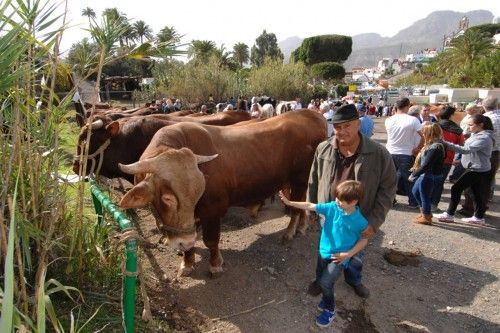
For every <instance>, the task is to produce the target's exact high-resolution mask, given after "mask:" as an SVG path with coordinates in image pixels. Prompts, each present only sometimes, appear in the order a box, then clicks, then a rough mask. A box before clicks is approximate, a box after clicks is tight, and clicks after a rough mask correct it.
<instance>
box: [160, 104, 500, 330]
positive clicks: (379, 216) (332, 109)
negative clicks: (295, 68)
mask: <svg viewBox="0 0 500 333" xmlns="http://www.w3.org/2000/svg"><path fill="white" fill-rule="evenodd" d="M212 102H213V98H212ZM372 102H373V101H372V98H371V97H369V98H367V99H366V100H363V99H358V100H332V99H326V100H322V99H314V100H311V101H310V103H309V104H308V105H307V109H310V110H314V111H316V112H318V113H321V114H322V115H323V116H324V117H325V120H326V123H327V128H328V139H327V140H326V141H324V142H322V143H320V144H319V145H318V147H317V149H316V153H315V157H314V161H313V164H312V167H311V171H310V176H309V182H308V190H307V198H306V200H307V201H305V202H297V201H290V200H289V199H288V198H287V197H286V196H285V195H284V194H283V193H280V198H281V199H282V201H283V202H284V203H285V204H286V205H289V206H292V207H295V208H299V209H305V210H307V211H312V212H315V213H317V214H318V215H317V217H318V221H319V224H320V226H321V232H320V235H319V249H318V259H317V265H316V272H315V278H314V280H313V281H312V282H311V284H310V285H309V288H308V291H309V293H310V294H311V295H315V296H316V295H319V294H322V298H321V301H320V303H319V305H318V309H319V310H320V311H321V312H320V314H319V316H318V317H317V319H316V324H317V325H318V326H320V327H327V326H329V325H330V324H331V323H332V321H333V319H334V318H335V313H336V311H335V293H334V286H335V283H336V281H337V279H338V278H339V277H340V275H342V273H343V275H344V279H345V282H346V283H347V284H348V285H350V286H351V287H352V288H353V290H354V292H355V293H356V294H357V295H358V296H360V297H363V298H366V297H368V296H369V294H370V292H369V290H368V289H367V288H366V287H365V286H364V285H363V283H362V278H363V274H362V269H363V260H364V248H365V246H366V244H367V243H368V240H369V239H370V238H371V237H373V235H374V234H375V233H376V232H377V230H378V229H379V228H380V226H381V225H382V223H383V222H384V220H385V218H386V216H387V213H388V211H389V210H390V209H391V208H392V207H393V206H394V205H395V204H397V201H396V200H395V197H396V194H400V195H404V196H406V197H407V198H408V203H407V207H408V208H410V209H416V210H417V209H418V210H420V214H418V215H417V216H416V217H415V218H414V219H413V222H415V223H417V224H422V225H431V224H432V223H433V218H435V219H437V220H438V221H440V222H446V223H451V222H454V221H455V213H457V212H458V213H459V214H461V215H463V216H464V218H463V219H462V220H463V221H464V222H468V223H473V224H476V225H484V224H485V223H486V221H485V217H484V216H485V212H486V211H487V209H488V201H489V200H491V198H492V196H493V189H494V185H495V174H496V172H497V170H498V167H499V160H500V157H499V150H500V110H499V109H498V99H497V98H495V97H491V96H490V97H487V98H485V99H484V100H482V101H481V103H480V104H478V103H473V104H470V105H468V106H467V107H466V109H465V111H466V116H465V117H463V119H462V121H461V122H460V124H457V123H455V122H454V121H452V118H453V116H454V114H455V112H456V109H455V108H454V107H453V106H444V107H442V108H441V109H440V110H439V113H438V114H437V115H436V114H433V113H432V112H431V106H430V105H428V104H422V105H411V103H410V100H409V99H408V98H401V99H399V100H397V101H396V103H395V104H394V105H390V104H387V103H386V101H385V100H384V99H380V100H379V101H378V102H377V103H376V104H375V103H372ZM157 104H158V107H159V108H161V110H162V111H163V112H166V113H169V112H173V111H176V110H180V108H181V105H180V101H179V100H176V101H175V102H172V100H171V99H163V100H162V101H161V102H160V103H157ZM219 104H220V106H219V108H220V110H219V111H231V110H238V111H245V112H249V113H250V115H251V117H252V118H260V117H261V116H262V107H261V106H260V105H259V103H258V100H257V97H252V98H251V100H250V101H247V100H246V99H245V98H242V97H240V98H238V99H234V98H233V97H231V98H230V99H229V100H228V101H227V103H219ZM214 105H215V104H214ZM291 105H292V103H291ZM302 108H303V106H302V103H301V100H300V98H297V99H296V100H295V101H294V102H293V106H292V107H291V109H302ZM200 111H201V112H203V113H206V112H208V107H207V105H206V104H204V105H202V106H201V108H200ZM372 116H375V117H386V119H385V121H384V125H385V130H386V131H387V143H386V144H385V145H382V144H380V143H378V142H376V141H374V140H372V139H371V137H372V136H373V134H374V121H373V119H372ZM448 176H449V180H450V182H451V183H453V185H452V186H451V200H450V202H449V204H448V206H447V208H446V210H445V211H443V212H442V213H438V211H439V208H438V205H439V203H440V201H441V196H442V193H443V187H444V183H445V181H446V179H448ZM485 189H487V191H485ZM462 194H463V195H464V197H465V200H464V204H463V208H462V209H460V210H457V208H458V204H459V202H460V200H461V197H462ZM433 213H435V214H434V215H433ZM313 214H314V213H313Z"/></svg>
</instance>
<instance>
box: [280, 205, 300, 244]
mask: <svg viewBox="0 0 500 333" xmlns="http://www.w3.org/2000/svg"><path fill="white" fill-rule="evenodd" d="M299 218H300V213H299V212H298V210H297V209H295V208H292V209H291V213H290V222H289V223H288V227H287V228H286V230H285V234H284V235H283V236H282V238H281V241H282V242H283V243H286V242H288V241H291V240H292V239H293V237H294V236H295V233H296V232H297V225H298V223H299Z"/></svg>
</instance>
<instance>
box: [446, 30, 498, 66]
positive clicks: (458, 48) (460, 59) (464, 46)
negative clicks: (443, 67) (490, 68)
mask: <svg viewBox="0 0 500 333" xmlns="http://www.w3.org/2000/svg"><path fill="white" fill-rule="evenodd" d="M492 41H493V40H492V38H490V37H488V36H487V35H485V34H484V33H482V32H480V31H479V30H475V29H467V30H466V31H465V33H464V34H463V35H462V36H459V37H457V38H455V39H453V40H452V42H451V46H452V48H451V49H450V50H448V51H447V53H448V55H447V58H448V60H449V61H451V64H450V65H453V66H458V67H460V68H465V67H468V66H470V65H471V64H472V63H474V62H476V61H477V60H479V59H481V58H483V57H487V56H489V55H490V54H491V51H492V50H493V49H494V48H495V47H494V46H493V44H492Z"/></svg>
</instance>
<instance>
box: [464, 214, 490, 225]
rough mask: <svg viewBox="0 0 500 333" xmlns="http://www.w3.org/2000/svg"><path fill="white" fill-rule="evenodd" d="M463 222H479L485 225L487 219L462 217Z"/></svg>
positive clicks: (478, 223)
mask: <svg viewBox="0 0 500 333" xmlns="http://www.w3.org/2000/svg"><path fill="white" fill-rule="evenodd" d="M462 221H463V222H467V223H471V224H477V225H485V224H486V221H485V220H484V219H480V218H479V217H475V216H472V217H466V218H464V219H462Z"/></svg>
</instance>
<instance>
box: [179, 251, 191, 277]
mask: <svg viewBox="0 0 500 333" xmlns="http://www.w3.org/2000/svg"><path fill="white" fill-rule="evenodd" d="M193 269H194V247H193V248H191V249H189V250H188V251H185V252H184V257H183V260H182V263H181V267H180V268H179V272H178V273H177V276H189V275H190V274H191V272H193Z"/></svg>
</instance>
